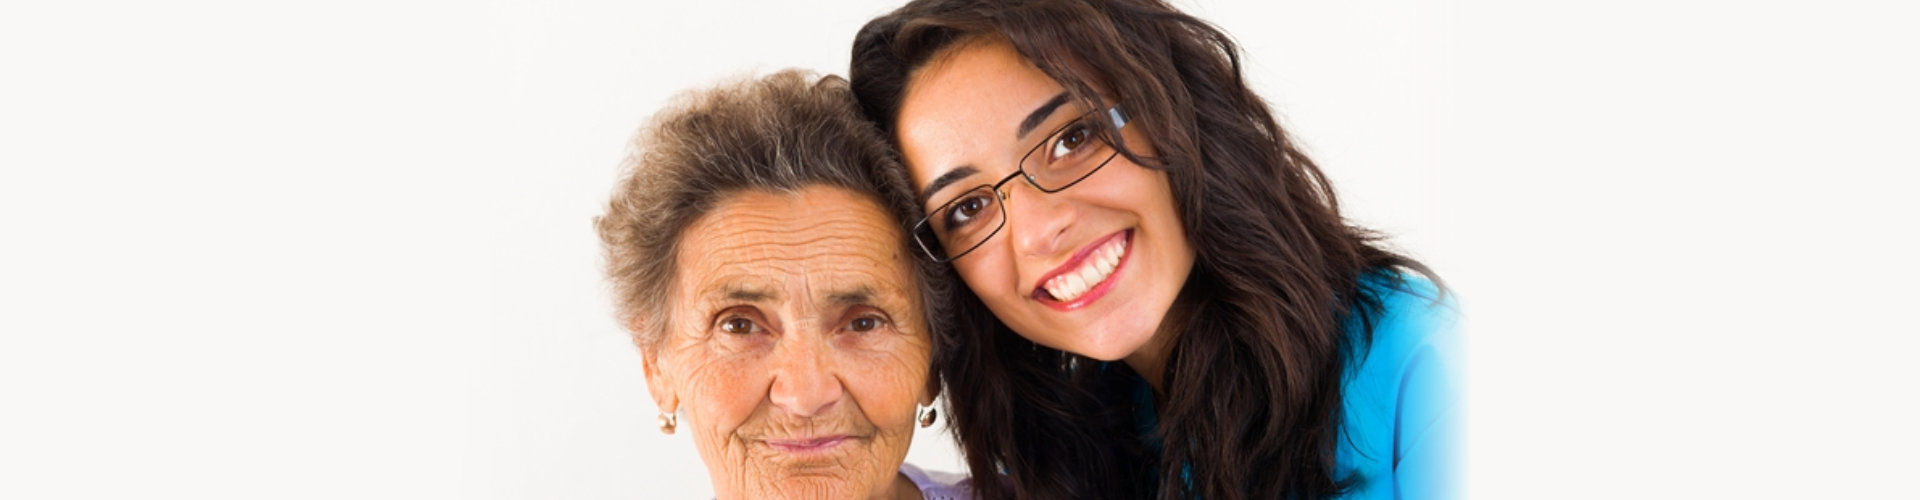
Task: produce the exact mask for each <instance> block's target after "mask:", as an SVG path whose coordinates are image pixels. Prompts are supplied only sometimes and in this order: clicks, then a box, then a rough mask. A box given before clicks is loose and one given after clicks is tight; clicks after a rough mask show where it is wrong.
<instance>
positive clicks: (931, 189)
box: [920, 165, 980, 205]
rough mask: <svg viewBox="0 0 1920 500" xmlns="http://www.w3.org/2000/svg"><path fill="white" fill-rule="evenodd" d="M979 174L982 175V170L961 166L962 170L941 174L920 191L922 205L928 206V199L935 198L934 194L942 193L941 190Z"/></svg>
mask: <svg viewBox="0 0 1920 500" xmlns="http://www.w3.org/2000/svg"><path fill="white" fill-rule="evenodd" d="M978 173H980V169H977V168H973V167H972V166H969V165H961V166H960V168H956V169H953V170H948V171H947V173H944V174H940V176H939V177H935V178H933V182H929V183H927V187H926V188H924V189H921V190H920V204H921V205H926V204H927V199H929V198H933V193H938V192H940V189H942V188H945V187H947V186H949V185H952V184H953V183H955V182H960V179H965V178H968V177H972V176H973V175H974V174H978Z"/></svg>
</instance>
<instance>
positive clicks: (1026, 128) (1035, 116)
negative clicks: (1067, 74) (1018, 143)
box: [1017, 92, 1067, 138]
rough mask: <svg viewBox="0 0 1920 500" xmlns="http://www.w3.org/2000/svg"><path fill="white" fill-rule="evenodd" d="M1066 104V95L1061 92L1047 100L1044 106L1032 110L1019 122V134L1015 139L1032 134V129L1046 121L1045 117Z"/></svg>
mask: <svg viewBox="0 0 1920 500" xmlns="http://www.w3.org/2000/svg"><path fill="white" fill-rule="evenodd" d="M1066 103H1067V93H1066V92H1061V93H1060V95H1056V96H1053V99H1049V100H1047V103H1046V104H1041V105H1040V107H1038V108H1033V113H1030V114H1028V115H1027V119H1025V120H1020V132H1019V134H1018V135H1017V137H1021V138H1025V137H1026V136H1027V134H1028V133H1031V132H1033V128H1034V127H1038V126H1040V122H1044V121H1047V117H1050V116H1053V112H1054V110H1058V109H1060V106H1061V105H1063V104H1066Z"/></svg>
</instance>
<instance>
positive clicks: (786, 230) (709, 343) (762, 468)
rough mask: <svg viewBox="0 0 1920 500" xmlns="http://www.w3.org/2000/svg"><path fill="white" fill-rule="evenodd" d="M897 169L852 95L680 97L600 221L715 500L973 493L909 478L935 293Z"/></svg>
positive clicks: (926, 391)
mask: <svg viewBox="0 0 1920 500" xmlns="http://www.w3.org/2000/svg"><path fill="white" fill-rule="evenodd" d="M897 162H898V160H897V159H896V158H895V156H894V154H893V153H892V152H891V151H890V150H889V149H888V146H887V142H886V140H885V139H884V138H883V137H882V136H881V135H880V133H879V131H878V129H876V128H874V126H873V125H871V124H870V123H868V122H866V121H864V120H863V119H862V118H861V116H860V114H859V111H858V108H857V105H856V104H855V103H854V100H853V95H852V93H851V91H850V90H849V89H848V87H847V83H846V81H845V80H842V79H840V78H838V77H825V78H818V79H816V78H813V77H811V76H808V75H805V74H803V73H799V72H794V71H788V72H782V73H778V74H774V75H771V76H768V77H766V78H763V79H760V80H757V81H750V82H745V83H742V84H737V85H734V86H729V87H723V88H718V89H714V90H710V91H706V92H702V93H694V94H689V95H687V96H683V98H682V100H681V101H680V102H679V104H678V105H676V106H674V107H671V108H669V109H667V110H665V111H662V112H661V113H660V114H659V115H657V116H656V117H655V119H654V122H653V124H652V126H651V127H649V128H648V130H647V131H645V132H643V133H642V135H641V137H640V139H639V140H638V147H637V151H636V154H635V155H634V157H633V159H632V160H631V161H630V162H629V166H628V167H629V171H628V172H627V174H626V177H625V178H624V179H623V180H622V182H621V183H620V185H619V187H618V189H616V191H615V193H614V195H613V200H612V202H611V203H610V206H609V207H608V209H607V214H606V216H604V217H601V218H600V219H599V220H598V221H597V224H598V227H599V231H600V236H601V240H602V241H603V242H604V244H605V246H606V252H607V257H608V266H607V267H608V274H609V275H610V278H611V280H612V281H613V283H614V285H615V289H616V295H617V296H616V300H617V301H618V310H619V313H620V315H621V318H622V319H623V320H624V322H625V324H626V325H627V327H628V328H629V329H630V330H631V331H632V332H633V341H634V344H635V345H637V346H639V348H640V352H641V356H642V358H643V361H644V364H645V372H646V377H647V388H648V390H649V391H650V392H651V393H652V396H653V399H654V402H655V403H656V404H658V405H659V407H660V409H661V415H660V429H661V431H663V432H666V433H668V434H672V433H674V432H675V430H676V429H678V428H681V427H685V428H687V430H689V431H690V433H691V434H692V435H693V440H694V444H695V445H696V447H697V448H698V449H699V450H700V457H701V459H702V460H704V461H705V462H706V465H707V469H708V474H709V475H710V476H711V479H712V484H713V489H714V492H715V495H716V496H717V497H718V498H720V499H731V498H923V495H924V498H966V497H969V496H970V495H969V493H968V492H967V491H966V489H965V488H966V482H965V481H964V480H962V481H958V482H955V481H953V480H952V478H945V477H936V476H930V475H929V474H927V473H924V472H922V471H920V470H919V469H917V468H914V467H913V466H911V465H905V464H904V463H903V462H904V460H905V459H906V453H907V446H908V444H909V443H911V442H912V440H913V434H914V426H915V424H916V423H918V424H919V425H920V426H922V427H924V426H927V425H931V423H932V422H933V419H934V418H935V415H936V413H935V412H934V411H933V409H932V408H931V405H932V403H933V400H934V396H936V395H937V394H938V393H939V392H940V387H941V386H940V383H939V379H938V378H937V375H936V374H937V373H938V372H937V371H936V370H934V369H933V366H932V362H933V360H934V359H936V357H935V356H934V354H935V353H936V352H937V351H940V350H941V349H940V343H941V342H940V341H939V340H938V339H939V338H940V337H939V336H938V335H935V334H934V332H933V331H932V330H931V329H930V328H929V326H930V325H937V324H941V323H940V322H937V321H934V319H935V318H938V317H939V314H938V311H936V310H935V309H934V308H935V307H937V306H938V304H940V303H941V302H940V301H938V300H934V299H933V297H935V296H937V295H936V294H937V293H940V292H941V291H942V289H941V288H939V286H938V285H940V284H941V283H943V281H941V279H942V276H941V275H938V274H936V273H935V271H934V269H935V268H933V267H932V265H931V263H930V262H928V261H926V260H925V259H916V258H914V256H915V255H916V254H915V253H914V250H913V249H912V248H910V247H909V246H908V245H910V244H911V243H909V240H908V238H907V237H906V234H905V230H904V227H905V224H904V223H903V221H905V220H907V218H908V217H910V216H912V215H913V214H914V213H915V211H916V210H917V205H918V202H917V200H913V199H910V198H909V197H908V196H906V195H904V194H903V193H908V192H910V191H909V190H907V189H906V188H905V187H904V186H905V182H906V181H905V178H904V176H903V175H902V174H901V173H900V172H903V171H904V169H902V168H900V167H899V165H898V163H897ZM919 406H925V407H926V408H925V409H923V410H919V411H917V412H916V407H919ZM682 417H684V420H683V418H682Z"/></svg>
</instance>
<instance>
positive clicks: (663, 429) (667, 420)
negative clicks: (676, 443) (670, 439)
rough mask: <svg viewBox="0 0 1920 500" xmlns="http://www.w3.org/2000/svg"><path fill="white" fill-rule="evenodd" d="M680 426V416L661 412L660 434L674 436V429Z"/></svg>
mask: <svg viewBox="0 0 1920 500" xmlns="http://www.w3.org/2000/svg"><path fill="white" fill-rule="evenodd" d="M679 426H680V415H677V414H673V413H667V412H664V411H663V412H660V433H662V434H666V435H668V436H672V435H673V429H674V428H675V427H679Z"/></svg>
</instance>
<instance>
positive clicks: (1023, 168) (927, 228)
mask: <svg viewBox="0 0 1920 500" xmlns="http://www.w3.org/2000/svg"><path fill="white" fill-rule="evenodd" d="M1101 114H1104V115H1106V118H1107V121H1108V122H1109V123H1111V124H1112V125H1113V127H1112V128H1109V129H1106V130H1103V131H1102V132H1103V133H1099V134H1095V135H1094V136H1093V139H1094V140H1097V141H1101V142H1105V143H1106V144H1107V147H1110V148H1113V151H1110V152H1108V153H1107V157H1106V158H1104V159H1101V160H1100V163H1099V164H1097V165H1094V166H1093V168H1090V169H1087V173H1084V174H1080V177H1077V178H1074V179H1073V180H1072V181H1070V182H1068V183H1066V184H1065V185H1062V186H1060V187H1058V188H1054V189H1047V188H1046V187H1045V186H1041V185H1040V181H1038V180H1035V179H1034V176H1033V174H1032V173H1030V172H1027V159H1028V158H1032V157H1033V154H1034V153H1037V152H1039V151H1040V149H1041V148H1044V147H1047V145H1048V144H1050V143H1052V142H1053V140H1054V137H1055V136H1058V135H1060V133H1061V132H1064V131H1066V130H1067V129H1068V128H1069V127H1072V126H1074V125H1076V124H1079V123H1082V122H1084V121H1085V120H1086V119H1087V117H1090V116H1095V115H1101ZM1127 123H1128V120H1127V115H1126V112H1124V111H1122V110H1121V109H1120V105H1118V104H1116V105H1113V106H1108V107H1107V108H1106V109H1099V110H1093V111H1088V112H1087V113H1086V114H1084V115H1081V116H1080V118H1079V119H1076V120H1074V121H1070V122H1067V123H1066V124H1064V125H1061V126H1060V127H1059V128H1056V129H1054V130H1053V131H1052V132H1048V133H1047V135H1044V136H1041V139H1040V143H1038V144H1034V145H1033V149H1029V150H1027V154H1025V155H1021V156H1020V163H1018V164H1016V165H1017V168H1016V169H1015V170H1014V171H1013V173H1010V174H1007V176H1006V177H1003V178H1001V179H1000V180H999V181H996V182H994V183H992V184H981V185H978V186H974V187H971V188H967V190H965V191H961V192H960V193H961V195H959V196H954V197H953V199H951V200H947V202H946V203H941V204H940V206H939V207H935V208H934V209H933V210H930V211H928V212H927V215H926V216H925V217H921V218H920V221H919V222H916V223H914V225H913V242H914V244H916V245H919V246H920V251H921V253H923V254H925V255H926V256H927V257H928V258H931V259H933V261H934V262H939V263H947V262H953V261H954V260H955V259H959V258H961V257H965V256H966V255H967V254H969V253H973V251H974V250H978V249H980V247H981V246H983V245H986V244H987V242H988V241H991V240H993V237H995V236H999V235H1000V230H1001V229H1006V227H1007V219H1008V218H1009V217H1008V216H1007V206H1006V201H1007V192H1006V191H1002V190H1001V188H1002V187H1004V186H1006V185H1007V183H1008V182H1012V181H1013V179H1014V178H1016V177H1017V178H1022V179H1025V180H1026V181H1027V185H1029V186H1033V188H1034V189H1036V190H1039V191H1040V192H1042V193H1047V194H1053V193H1058V192H1061V191H1066V190H1067V188H1070V187H1073V186H1074V185H1077V184H1079V183H1080V182H1081V181H1084V180H1087V178H1088V177H1093V174H1094V172H1099V171H1100V169H1103V168H1106V167H1107V164H1108V163H1112V162H1113V158H1114V157H1116V156H1120V148H1119V147H1118V146H1116V145H1115V144H1114V143H1115V142H1116V141H1115V140H1112V138H1111V137H1110V136H1111V135H1115V134H1119V133H1120V129H1121V128H1124V127H1126V126H1127ZM980 188H988V189H991V190H992V192H993V196H995V197H997V198H999V200H998V201H997V202H995V203H994V209H995V210H999V211H1000V223H999V224H998V225H995V226H994V227H993V231H990V232H988V233H987V235H986V236H985V237H983V238H980V241H977V242H974V244H973V246H971V247H967V249H966V250H962V251H960V253H956V254H953V256H951V257H942V256H941V255H940V254H941V253H942V252H940V251H939V250H938V248H937V247H939V248H943V247H945V245H944V244H940V243H939V239H940V235H939V234H937V233H935V232H934V231H933V225H932V221H933V218H934V217H936V216H938V215H940V214H943V213H946V211H947V209H948V208H952V207H953V204H955V203H959V202H960V201H962V200H965V199H966V196H965V194H966V193H971V192H973V191H975V190H978V189H980ZM928 238H932V239H933V241H934V244H933V245H929V244H928V243H927V239H928Z"/></svg>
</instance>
